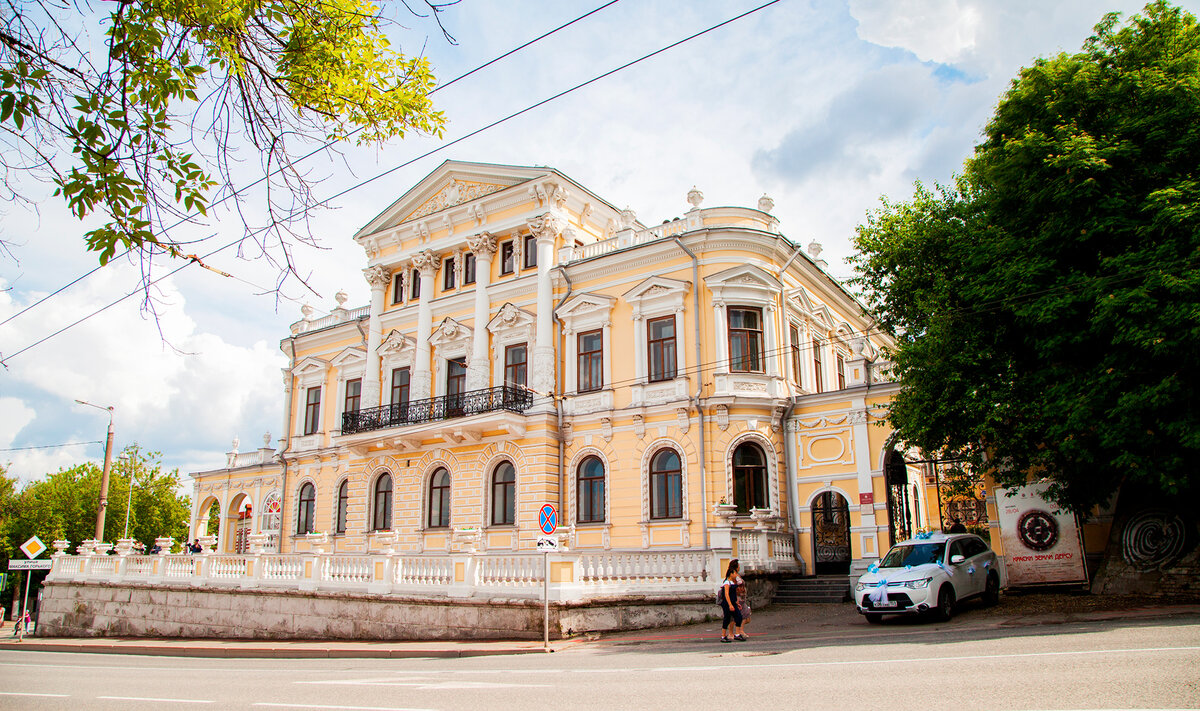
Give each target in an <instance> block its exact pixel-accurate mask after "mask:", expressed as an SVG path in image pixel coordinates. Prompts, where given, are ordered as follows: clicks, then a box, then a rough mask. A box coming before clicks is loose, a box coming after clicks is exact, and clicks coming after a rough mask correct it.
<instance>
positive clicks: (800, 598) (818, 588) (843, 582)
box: [771, 575, 850, 605]
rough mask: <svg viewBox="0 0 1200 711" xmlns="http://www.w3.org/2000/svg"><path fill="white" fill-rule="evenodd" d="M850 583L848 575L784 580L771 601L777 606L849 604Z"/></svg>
mask: <svg viewBox="0 0 1200 711" xmlns="http://www.w3.org/2000/svg"><path fill="white" fill-rule="evenodd" d="M849 601H850V581H849V579H848V577H847V576H846V575H816V576H810V577H804V578H784V579H783V580H782V581H780V583H779V589H778V590H777V591H776V592H775V597H774V598H773V599H772V600H771V602H772V604H775V605H795V604H799V603H806V602H833V603H836V602H849Z"/></svg>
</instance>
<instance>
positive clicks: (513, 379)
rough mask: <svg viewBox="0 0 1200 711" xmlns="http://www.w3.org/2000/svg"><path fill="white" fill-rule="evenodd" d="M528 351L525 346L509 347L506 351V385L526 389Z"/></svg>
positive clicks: (522, 344)
mask: <svg viewBox="0 0 1200 711" xmlns="http://www.w3.org/2000/svg"><path fill="white" fill-rule="evenodd" d="M527 364H528V350H527V349H526V348H525V344H524V343H521V344H519V345H515V346H509V347H507V348H505V349H504V384H505V385H518V386H520V387H525V383H526V374H525V373H526V365H527Z"/></svg>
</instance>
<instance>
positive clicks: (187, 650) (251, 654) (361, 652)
mask: <svg viewBox="0 0 1200 711" xmlns="http://www.w3.org/2000/svg"><path fill="white" fill-rule="evenodd" d="M0 650H17V651H25V652H68V653H75V654H130V655H138V656H147V657H197V658H213V659H459V658H465V657H489V656H498V655H511V654H545V653H546V650H544V649H542V648H541V647H536V648H533V647H505V648H494V649H480V648H465V649H454V648H446V647H439V648H436V649H412V648H400V649H397V648H394V647H393V648H379V649H372V648H362V649H356V648H338V647H308V648H304V647H301V648H295V647H285V646H280V647H274V646H266V647H264V646H255V647H238V646H233V645H231V646H210V647H195V646H178V647H177V646H172V645H169V644H166V645H164V644H122V645H118V644H77V643H71V642H48V641H46V642H43V641H26V642H0ZM550 651H551V652H553V651H555V650H554V649H553V648H552V649H550Z"/></svg>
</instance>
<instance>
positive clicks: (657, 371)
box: [646, 316, 675, 383]
mask: <svg viewBox="0 0 1200 711" xmlns="http://www.w3.org/2000/svg"><path fill="white" fill-rule="evenodd" d="M646 343H647V346H648V350H649V353H648V355H649V358H650V362H649V364H648V365H649V368H648V370H649V373H650V382H652V383H656V382H659V381H662V380H671V379H672V378H674V377H675V317H674V316H663V317H662V318H652V319H650V320H649V321H648V322H646Z"/></svg>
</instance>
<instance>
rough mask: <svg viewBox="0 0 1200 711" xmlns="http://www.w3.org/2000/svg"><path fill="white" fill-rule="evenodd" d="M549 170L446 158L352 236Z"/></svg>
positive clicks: (360, 235)
mask: <svg viewBox="0 0 1200 711" xmlns="http://www.w3.org/2000/svg"><path fill="white" fill-rule="evenodd" d="M553 172H554V171H553V169H551V168H538V167H526V166H512V165H497V164H492V163H468V162H465V161H454V160H448V161H446V162H444V163H442V164H441V165H440V166H438V167H437V168H436V169H435V170H434V171H433V172H432V173H430V174H429V175H427V176H425V177H424V178H423V179H422V180H421V181H420V182H419V183H417V184H416V185H414V186H413V187H412V188H410V189H409V190H408V191H407V192H405V193H404V194H403V195H401V196H400V199H398V200H396V201H395V202H394V203H392V204H391V205H390V206H389V207H388V208H387V209H386V210H384V211H383V212H381V213H380V214H379V215H378V216H376V217H375V219H373V220H371V221H370V222H369V223H367V224H366V225H365V226H364V227H363V228H362V229H360V230H359V231H358V233H357V234H356V235H355V238H356V239H357V238H359V237H363V236H366V235H370V234H374V233H375V232H379V231H380V230H385V229H388V228H391V227H395V226H396V225H400V224H403V223H405V222H409V221H411V220H417V219H420V218H423V217H428V216H429V215H433V214H436V213H438V212H441V211H442V210H445V209H447V208H451V207H454V206H456V205H463V204H465V203H468V202H471V201H472V200H477V199H479V198H481V197H484V196H486V195H490V194H492V193H495V192H499V191H501V190H505V189H507V188H511V187H512V186H514V185H520V184H521V183H525V182H528V181H530V180H534V179H536V178H540V177H542V176H545V175H549V174H550V173H553Z"/></svg>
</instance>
